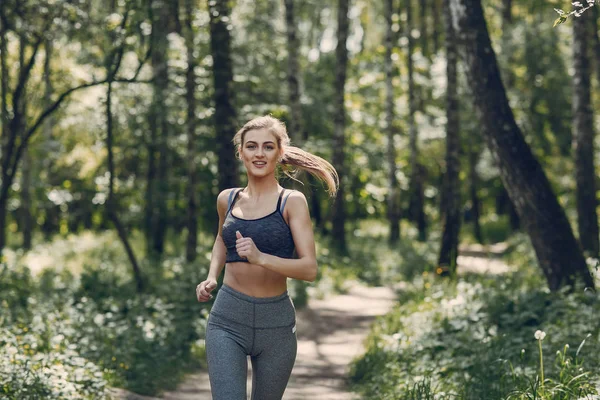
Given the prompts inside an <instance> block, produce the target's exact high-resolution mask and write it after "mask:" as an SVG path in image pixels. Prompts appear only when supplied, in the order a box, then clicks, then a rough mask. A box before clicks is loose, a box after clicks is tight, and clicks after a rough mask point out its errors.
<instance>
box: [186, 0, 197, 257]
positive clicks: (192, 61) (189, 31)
mask: <svg viewBox="0 0 600 400" xmlns="http://www.w3.org/2000/svg"><path fill="white" fill-rule="evenodd" d="M193 16H194V2H193V0H185V22H184V23H185V27H184V32H185V45H186V47H187V62H188V66H187V70H186V81H185V86H186V100H187V140H188V143H187V160H186V161H187V174H188V185H187V191H188V192H187V221H186V224H187V241H186V246H185V258H186V260H187V261H188V262H192V261H194V260H195V259H196V257H197V252H196V247H197V245H198V215H197V214H198V199H197V192H198V188H197V182H196V181H197V178H196V176H197V171H196V162H195V158H196V155H197V154H196V97H195V96H194V93H196V82H195V79H196V75H195V74H194V68H195V67H196V64H197V62H196V58H195V57H194V47H195V46H194V30H193V27H192V20H193Z"/></svg>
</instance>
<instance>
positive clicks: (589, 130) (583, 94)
mask: <svg viewBox="0 0 600 400" xmlns="http://www.w3.org/2000/svg"><path fill="white" fill-rule="evenodd" d="M592 15H593V14H592V13H589V12H588V13H583V14H582V15H581V16H580V17H578V18H574V19H573V67H574V68H573V69H574V73H573V106H572V108H573V148H574V155H575V157H574V158H575V181H576V185H577V186H576V191H575V198H576V203H577V226H578V228H579V242H580V243H581V247H582V248H583V250H584V252H586V253H587V254H588V255H589V256H591V257H598V251H599V247H600V244H599V241H598V214H597V213H596V206H597V204H598V200H597V198H596V174H595V169H594V112H593V109H592V105H591V102H592V98H591V93H590V85H591V79H590V78H591V67H590V55H589V47H590V46H589V29H588V28H589V21H590V17H591V16H592Z"/></svg>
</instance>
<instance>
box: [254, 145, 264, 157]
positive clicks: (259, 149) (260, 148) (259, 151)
mask: <svg viewBox="0 0 600 400" xmlns="http://www.w3.org/2000/svg"><path fill="white" fill-rule="evenodd" d="M256 156H257V157H263V156H264V150H263V149H262V147H259V148H258V150H256Z"/></svg>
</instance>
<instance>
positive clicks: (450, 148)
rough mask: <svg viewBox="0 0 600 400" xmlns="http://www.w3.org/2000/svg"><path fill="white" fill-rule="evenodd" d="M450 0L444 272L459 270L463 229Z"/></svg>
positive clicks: (446, 12) (441, 262) (446, 1)
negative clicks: (461, 232) (458, 263)
mask: <svg viewBox="0 0 600 400" xmlns="http://www.w3.org/2000/svg"><path fill="white" fill-rule="evenodd" d="M449 4H450V0H444V22H445V24H444V25H445V28H446V29H445V33H446V59H447V64H446V76H447V82H448V83H447V87H446V120H447V122H446V173H445V175H444V185H443V188H442V190H443V194H442V199H444V203H445V204H444V206H443V207H442V208H443V210H444V215H443V216H442V220H443V226H444V228H443V233H442V244H441V246H440V256H439V259H438V265H439V266H440V267H441V268H442V273H447V274H448V275H452V276H454V275H455V274H456V258H457V256H458V242H459V239H458V236H459V232H460V221H461V215H460V180H459V173H460V159H459V155H460V154H459V153H460V125H459V108H458V107H459V104H458V81H457V73H456V65H457V50H456V45H455V38H454V30H453V28H452V18H451V17H450V7H449Z"/></svg>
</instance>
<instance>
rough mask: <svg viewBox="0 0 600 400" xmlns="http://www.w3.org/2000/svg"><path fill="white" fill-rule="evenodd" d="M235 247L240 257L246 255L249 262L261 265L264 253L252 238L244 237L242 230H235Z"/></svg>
mask: <svg viewBox="0 0 600 400" xmlns="http://www.w3.org/2000/svg"><path fill="white" fill-rule="evenodd" d="M235 237H236V238H237V240H236V242H235V248H236V250H237V253H238V254H239V256H240V257H246V260H248V262H249V263H252V264H258V265H260V258H261V256H262V253H261V252H260V251H259V250H258V248H257V247H256V245H255V244H254V241H253V240H252V238H249V237H243V236H242V234H241V233H240V231H235Z"/></svg>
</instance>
